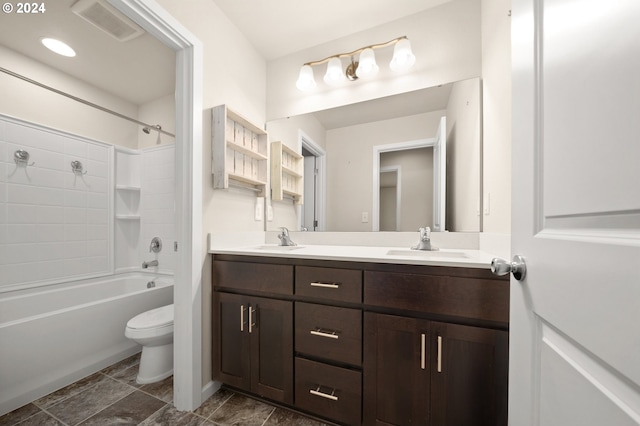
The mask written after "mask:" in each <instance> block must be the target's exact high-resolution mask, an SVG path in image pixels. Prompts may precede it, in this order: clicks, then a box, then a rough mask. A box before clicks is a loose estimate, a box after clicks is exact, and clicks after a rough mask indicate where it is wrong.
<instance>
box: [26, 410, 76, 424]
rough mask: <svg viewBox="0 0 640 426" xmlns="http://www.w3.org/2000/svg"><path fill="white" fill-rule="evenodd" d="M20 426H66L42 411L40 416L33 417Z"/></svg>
mask: <svg viewBox="0 0 640 426" xmlns="http://www.w3.org/2000/svg"><path fill="white" fill-rule="evenodd" d="M19 426H65V424H64V423H62V422H61V421H59V420H58V419H55V418H53V417H51V416H50V415H49V414H47V413H45V412H44V411H41V412H40V413H39V414H36V415H35V416H31V417H29V418H28V419H27V420H25V421H24V422H22V423H20V424H19Z"/></svg>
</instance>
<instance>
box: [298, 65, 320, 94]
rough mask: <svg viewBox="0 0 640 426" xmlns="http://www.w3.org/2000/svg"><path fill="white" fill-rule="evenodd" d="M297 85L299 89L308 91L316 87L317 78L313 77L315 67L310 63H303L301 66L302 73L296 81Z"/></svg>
mask: <svg viewBox="0 0 640 426" xmlns="http://www.w3.org/2000/svg"><path fill="white" fill-rule="evenodd" d="M296 87H297V88H298V89H299V90H302V91H307V90H311V89H313V88H314V87H316V79H315V78H314V77H313V69H312V68H311V66H310V65H303V66H302V67H301V68H300V75H299V76H298V81H296Z"/></svg>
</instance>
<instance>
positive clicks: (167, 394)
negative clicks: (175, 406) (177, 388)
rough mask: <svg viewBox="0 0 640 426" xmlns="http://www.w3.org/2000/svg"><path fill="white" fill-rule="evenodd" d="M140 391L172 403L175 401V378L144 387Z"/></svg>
mask: <svg viewBox="0 0 640 426" xmlns="http://www.w3.org/2000/svg"><path fill="white" fill-rule="evenodd" d="M140 390H141V391H143V392H146V393H148V394H151V395H153V396H155V397H156V398H160V399H161V400H163V401H164V402H171V401H173V376H169V377H167V378H166V379H164V380H162V381H159V382H155V383H149V384H146V385H142V387H140Z"/></svg>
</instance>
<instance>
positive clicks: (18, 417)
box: [0, 404, 40, 426]
mask: <svg viewBox="0 0 640 426" xmlns="http://www.w3.org/2000/svg"><path fill="white" fill-rule="evenodd" d="M38 412H40V409H39V408H38V407H37V406H35V405H33V404H27V405H23V406H22V407H20V408H18V409H15V410H13V411H10V412H8V413H7V414H5V415H4V416H0V425H2V426H8V425H15V424H16V423H19V422H21V421H23V420H24V419H27V418H29V417H31V416H33V415H34V414H36V413H38Z"/></svg>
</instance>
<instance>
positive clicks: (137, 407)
mask: <svg viewBox="0 0 640 426" xmlns="http://www.w3.org/2000/svg"><path fill="white" fill-rule="evenodd" d="M165 405H167V404H166V403H165V402H164V401H160V400H159V399H158V398H154V397H152V396H150V395H147V394H146V393H143V392H140V391H135V392H133V393H131V394H129V395H127V396H125V397H124V398H122V399H121V400H119V401H118V402H116V403H115V404H113V405H110V406H109V407H107V408H105V409H104V410H102V411H100V412H99V413H98V414H95V415H94V416H91V417H89V418H88V419H87V420H85V421H84V422H82V423H81V425H82V426H97V425H100V426H102V425H137V424H138V423H140V422H142V421H143V420H145V419H146V418H147V417H149V416H151V415H152V414H153V413H155V412H156V411H158V410H159V409H160V408H162V407H163V406H165ZM167 424H171V423H167Z"/></svg>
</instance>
